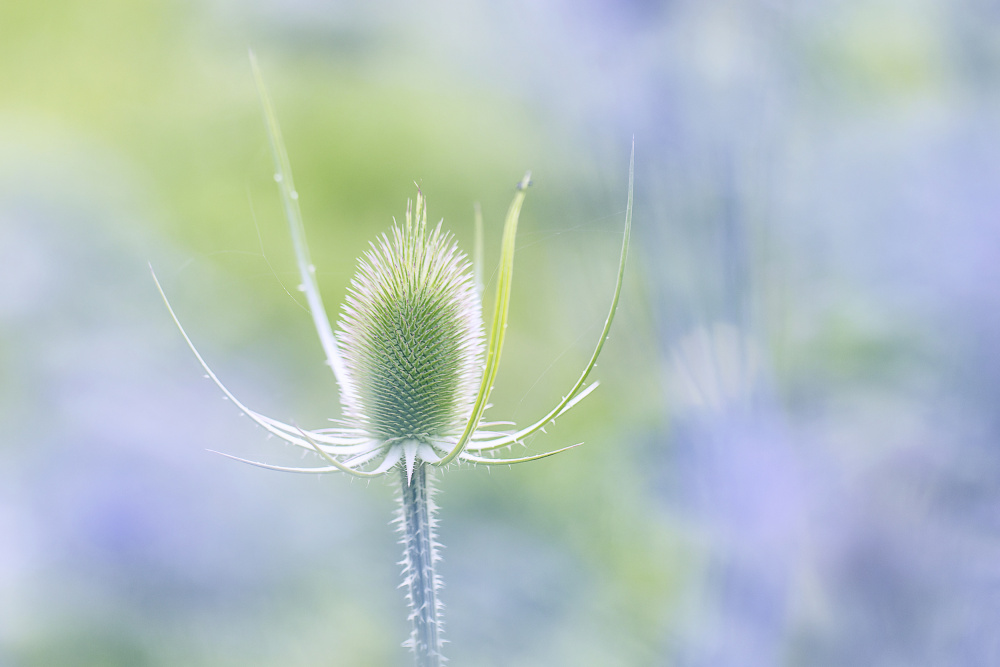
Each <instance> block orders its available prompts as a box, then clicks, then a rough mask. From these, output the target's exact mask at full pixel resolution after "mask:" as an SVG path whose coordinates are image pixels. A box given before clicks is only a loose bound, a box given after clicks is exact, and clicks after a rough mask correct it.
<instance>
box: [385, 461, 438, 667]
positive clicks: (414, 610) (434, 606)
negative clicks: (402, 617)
mask: <svg viewBox="0 0 1000 667" xmlns="http://www.w3.org/2000/svg"><path fill="white" fill-rule="evenodd" d="M428 467H429V466H428V465H427V464H426V463H418V464H417V466H416V468H415V469H414V471H413V476H412V478H410V479H408V478H407V475H406V471H405V470H401V472H400V486H401V495H400V507H399V511H398V514H397V516H396V522H397V523H398V528H399V532H400V533H401V536H400V538H399V542H400V544H401V545H402V546H403V560H402V561H400V565H402V566H403V584H404V585H405V586H406V600H407V602H409V604H410V624H411V628H412V629H411V632H410V638H409V639H408V640H407V641H406V642H404V645H405V646H408V647H409V648H410V649H411V650H412V651H413V654H414V656H415V657H416V660H417V665H418V667H440V665H442V664H444V662H445V658H444V656H442V655H441V645H442V643H443V640H442V639H441V635H442V633H443V631H444V629H443V623H442V620H441V619H442V614H441V611H442V605H441V601H440V600H439V599H438V596H437V593H438V589H439V588H440V587H441V581H440V579H439V578H438V575H437V573H436V571H435V565H436V564H437V561H438V559H439V556H438V544H437V536H436V535H435V528H436V526H437V520H436V518H435V516H434V515H435V513H436V511H437V506H436V505H435V504H434V490H433V487H432V485H431V479H430V476H431V473H430V470H428Z"/></svg>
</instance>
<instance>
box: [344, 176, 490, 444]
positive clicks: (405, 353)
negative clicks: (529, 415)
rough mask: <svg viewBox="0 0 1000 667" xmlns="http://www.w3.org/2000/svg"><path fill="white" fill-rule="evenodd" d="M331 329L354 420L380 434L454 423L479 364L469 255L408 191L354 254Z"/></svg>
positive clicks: (433, 430) (445, 428)
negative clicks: (386, 227)
mask: <svg viewBox="0 0 1000 667" xmlns="http://www.w3.org/2000/svg"><path fill="white" fill-rule="evenodd" d="M339 327H340V331H339V332H338V334H337V338H338V340H339V342H340V344H341V349H342V353H343V357H344V363H345V365H346V366H347V369H348V372H349V374H350V376H351V380H352V385H353V392H354V399H355V400H354V406H353V408H351V409H350V410H349V411H350V412H351V413H352V414H350V415H349V417H350V418H352V420H353V421H355V422H356V423H357V424H358V426H359V427H361V428H363V429H364V430H366V431H368V432H369V433H370V434H371V435H372V436H373V437H376V438H379V439H383V440H387V441H389V440H397V439H416V440H421V441H428V440H430V439H433V438H439V437H441V436H446V435H449V434H453V433H455V432H456V431H457V430H461V428H462V426H463V425H464V423H465V421H466V420H467V419H468V416H469V412H470V410H471V408H472V404H473V403H474V402H475V398H476V392H477V389H478V384H479V380H480V375H481V373H482V362H481V357H482V355H483V348H484V344H483V341H484V338H485V334H484V333H483V326H482V318H481V315H480V301H479V297H478V295H477V293H476V288H475V285H474V282H473V277H472V272H471V265H470V264H469V261H468V259H467V258H466V256H465V255H464V254H463V253H462V252H460V251H459V249H458V247H457V246H456V244H455V241H454V238H453V237H452V236H451V235H450V234H447V233H444V232H442V231H441V224H440V223H438V225H437V226H436V227H435V228H434V229H433V230H431V231H428V229H427V209H426V205H425V203H424V199H423V196H422V195H421V194H420V192H419V191H418V192H417V202H416V208H415V210H414V209H413V208H412V206H411V203H410V202H408V203H407V208H406V221H405V224H404V225H403V227H402V228H400V227H399V225H396V224H394V225H393V227H392V230H391V231H390V232H389V234H387V235H386V234H383V235H382V237H381V238H379V239H378V240H377V241H376V242H374V243H372V247H371V250H369V251H368V252H367V253H365V255H364V257H362V258H361V259H359V260H358V271H357V273H356V274H355V276H354V279H353V280H352V281H351V287H350V289H349V290H348V295H347V299H346V301H345V303H344V307H343V313H342V317H341V320H340V325H339Z"/></svg>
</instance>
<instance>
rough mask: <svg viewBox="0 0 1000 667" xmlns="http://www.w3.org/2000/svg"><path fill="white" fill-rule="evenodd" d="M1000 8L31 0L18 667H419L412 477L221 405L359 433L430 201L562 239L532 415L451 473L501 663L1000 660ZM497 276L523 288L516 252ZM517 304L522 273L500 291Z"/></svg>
mask: <svg viewBox="0 0 1000 667" xmlns="http://www.w3.org/2000/svg"><path fill="white" fill-rule="evenodd" d="M998 35H1000V9H998V8H997V7H996V6H995V3H990V2H987V1H986V0H960V1H959V2H945V1H944V0H924V1H919V2H893V1H890V0H878V1H876V2H870V1H862V0H837V1H835V0H820V1H818V2H810V3H780V2H765V1H763V0H747V1H745V2H693V1H683V0H678V1H675V2H664V3H657V2H638V1H630V2H624V3H622V2H612V1H611V0H588V1H586V2H568V1H560V0H545V1H543V2H493V3H485V2H449V1H447V0H430V1H429V2H424V3H419V4H411V3H403V2H399V1H391V2H387V3H360V2H357V3H351V2H347V3H320V2H307V1H303V2H295V3H286V2H278V1H276V0H259V1H258V2H254V3H238V2H232V1H226V0H215V1H213V2H207V1H206V2H201V3H195V2H188V3H181V2H164V1H161V2H146V3H134V2H124V1H113V0H95V1H91V2H72V1H63V2H7V3H3V4H2V5H0V369H2V372H0V428H2V433H3V437H0V536H2V539H0V665H6V664H11V665H18V666H20V665H29V666H31V665H53V664H58V665H102V666H103V665H164V666H166V665H177V664H185V665H194V666H198V665H206V666H208V665H211V666H215V665H222V666H225V665H241V666H246V665H260V666H265V665H320V664H330V665H399V664H406V663H407V661H408V660H409V656H408V655H407V654H406V652H405V651H404V650H403V649H401V648H400V647H399V643H400V642H401V641H402V639H403V638H405V636H406V633H407V629H406V621H405V604H404V601H403V599H402V594H401V593H400V592H399V591H398V590H396V586H397V584H398V581H397V574H398V572H397V566H396V564H395V563H396V561H397V560H398V558H399V555H398V551H399V547H398V546H397V545H396V544H395V538H394V535H393V532H392V530H391V529H390V527H389V526H388V520H389V518H390V516H391V512H392V506H393V491H392V489H391V488H390V487H389V486H387V485H384V484H382V483H372V484H370V485H367V484H363V483H358V482H356V481H355V482H353V483H352V482H351V481H350V480H348V479H345V478H340V477H336V476H328V477H324V478H320V479H315V478H312V477H299V476H292V475H281V474H278V473H270V472H267V471H262V470H257V469H252V468H249V467H245V466H239V465H237V464H234V463H233V462H231V461H227V460H224V459H221V457H216V456H212V455H210V454H208V453H206V452H205V451H204V450H205V448H207V447H211V448H215V449H222V450H225V451H230V452H233V453H234V454H238V455H242V456H247V457H249V458H267V459H268V460H276V461H279V462H280V461H281V460H282V459H283V460H285V461H288V462H299V461H300V459H299V457H298V453H297V452H292V451H290V450H289V449H288V448H285V447H282V446H278V445H277V444H276V443H275V442H273V441H268V440H267V439H266V438H265V436H264V434H263V433H262V432H261V431H260V430H259V429H255V428H254V427H253V426H252V425H251V424H250V423H249V421H248V420H246V419H241V418H240V416H239V415H238V413H237V411H236V410H235V408H234V407H233V406H232V405H230V404H228V403H225V402H223V401H221V400H219V393H218V391H217V390H216V389H215V388H213V386H212V385H211V384H210V383H208V382H207V381H203V380H201V373H200V371H199V369H198V366H197V364H196V362H195V361H194V359H192V358H191V356H190V354H189V352H188V351H187V350H186V348H185V347H184V345H183V341H182V340H181V338H180V336H179V334H178V333H177V332H176V331H175V330H174V329H173V328H172V324H171V322H170V321H169V317H168V316H167V314H166V312H165V309H164V308H163V306H162V303H161V302H160V301H159V298H158V295H157V294H156V290H155V288H154V286H153V284H152V281H151V280H150V279H149V274H148V269H147V262H152V263H153V265H154V266H155V267H156V268H157V272H158V275H160V276H161V278H162V279H163V282H164V286H165V288H166V289H167V291H168V293H169V294H170V296H171V298H172V300H173V302H174V304H175V306H176V308H177V310H178V314H179V315H180V317H181V318H182V319H183V320H184V321H185V323H186V325H187V326H188V329H189V332H190V333H191V334H192V336H193V337H194V339H195V342H196V343H197V344H198V345H199V347H200V348H201V349H202V351H203V352H204V353H205V355H206V357H207V358H208V361H209V363H210V364H212V366H213V367H214V368H215V369H216V370H217V372H218V373H219V374H220V376H221V377H222V379H223V381H225V382H226V383H227V384H228V385H229V386H230V387H231V388H232V389H233V390H234V392H236V393H237V395H239V396H240V397H241V398H243V399H245V400H246V402H247V403H248V404H249V405H250V406H251V407H254V408H256V409H260V410H261V411H263V412H265V413H267V414H271V415H274V416H276V417H279V418H282V419H283V420H285V421H289V422H294V423H300V424H302V425H304V426H306V425H307V426H315V427H320V426H322V425H323V422H324V420H325V419H327V418H331V417H336V416H337V414H336V413H335V409H336V404H337V401H336V396H335V394H334V391H335V389H334V383H333V379H332V377H331V376H330V374H329V370H328V369H327V368H325V367H324V366H323V365H322V361H321V360H322V354H321V350H320V348H319V345H318V343H317V341H315V339H314V334H313V332H312V328H311V324H310V321H309V317H308V315H307V314H306V313H305V312H304V311H303V310H302V309H301V308H300V307H299V305H298V303H299V302H301V299H300V298H298V294H297V292H296V290H295V284H296V278H295V266H294V262H293V260H292V255H291V247H290V243H289V240H288V238H287V233H286V230H285V225H284V222H283V220H282V217H281V212H280V206H279V201H278V197H277V193H276V192H275V189H274V183H273V181H272V173H271V165H270V157H269V154H268V148H267V143H266V136H265V133H264V126H263V121H262V119H261V114H260V110H259V106H258V102H257V99H256V94H255V91H254V86H253V81H252V78H251V76H250V71H249V64H248V60H247V56H246V49H247V47H251V48H253V49H254V50H255V52H256V53H257V56H258V58H259V60H260V62H261V66H262V69H263V71H264V75H265V77H266V79H267V81H268V85H269V87H270V89H271V92H272V95H273V97H274V100H275V103H276V106H277V112H278V115H279V118H280V120H281V123H282V128H283V130H284V134H285V138H286V141H287V144H288V150H289V154H290V158H291V162H292V167H293V169H294V171H295V177H296V182H297V186H298V190H299V193H300V195H301V200H300V201H301V205H302V210H303V215H304V217H305V221H306V227H307V233H308V234H309V238H310V244H311V248H312V256H313V260H314V261H315V263H316V265H317V268H318V276H319V280H320V284H321V287H322V289H323V292H324V297H325V299H326V301H327V304H328V307H329V308H330V309H331V310H334V309H336V308H337V307H339V306H338V304H339V303H340V302H341V300H342V296H343V293H344V290H345V288H346V285H347V284H348V281H349V280H350V277H351V275H352V273H353V270H354V258H355V257H357V256H358V255H359V254H360V253H361V252H362V251H363V250H364V249H365V248H366V247H367V243H368V242H369V241H370V240H371V239H373V238H374V237H375V235H376V234H378V233H381V232H382V231H384V230H385V229H386V228H387V227H388V225H389V224H390V222H391V219H392V216H396V217H397V218H398V217H400V216H402V214H403V212H404V210H405V205H406V199H407V198H408V197H412V196H413V195H414V193H415V187H414V181H416V182H417V183H418V184H419V186H420V188H421V189H422V191H423V192H424V194H426V195H427V197H428V201H429V207H430V216H431V217H432V218H435V219H437V218H440V217H444V219H445V224H446V226H447V227H449V228H450V229H451V230H453V231H454V232H455V233H456V234H457V236H458V237H459V239H460V240H461V241H462V242H463V244H464V245H465V247H466V249H471V240H472V233H471V227H472V225H471V220H472V210H473V209H472V206H473V202H475V201H480V202H481V203H482V206H483V210H484V213H485V216H486V222H487V233H488V238H487V244H486V250H487V258H493V257H495V255H496V252H497V250H498V247H499V239H498V235H499V225H500V221H501V220H502V215H503V212H504V209H505V206H506V204H507V202H508V201H509V198H510V195H511V192H512V190H513V186H514V184H515V183H516V182H517V179H518V178H519V177H520V175H521V174H522V173H523V171H524V170H525V169H526V168H531V169H532V170H533V173H534V178H535V186H534V187H533V188H532V190H531V192H530V193H529V197H528V201H527V204H526V206H525V210H524V214H523V217H522V225H521V236H520V242H519V246H518V257H517V267H516V273H515V284H514V294H513V305H512V311H511V326H510V329H509V336H508V343H507V347H506V348H505V358H504V365H505V368H504V370H503V371H502V375H503V377H501V380H502V381H501V382H498V384H497V392H496V394H495V395H494V396H495V403H496V406H495V408H494V409H493V410H491V412H490V414H489V417H491V418H495V419H504V418H512V419H517V420H520V421H524V420H530V419H532V418H536V417H537V415H538V411H539V410H541V409H543V407H544V406H547V405H549V404H551V403H552V402H553V400H555V399H558V397H559V396H560V395H561V392H565V391H566V390H567V389H568V388H569V386H570V385H571V383H572V381H573V380H574V379H575V374H576V373H577V372H578V371H579V368H580V367H581V365H582V364H583V363H584V362H585V360H586V358H587V355H588V354H589V352H590V349H591V345H592V343H593V341H594V339H595V338H596V336H597V335H598V333H599V331H600V326H601V324H602V323H603V317H604V313H605V309H606V306H607V301H608V299H609V298H610V291H611V287H612V285H613V279H614V270H615V263H616V261H617V255H616V253H617V240H618V238H619V236H618V235H619V234H620V231H621V226H622V223H623V216H624V205H625V183H626V176H627V174H626V170H627V159H628V150H629V144H630V140H631V137H632V135H633V134H634V135H635V139H636V174H637V184H636V208H635V223H636V233H635V237H634V244H633V255H632V262H631V264H630V267H629V273H628V275H627V282H626V289H625V294H624V296H623V301H622V307H621V310H620V313H619V319H618V320H617V321H616V324H615V329H614V331H613V332H612V337H611V339H610V341H609V343H608V345H607V347H606V349H605V353H604V356H602V360H601V364H600V365H599V367H598V368H597V371H596V373H597V376H598V377H599V378H600V379H601V381H602V386H601V388H600V389H599V390H598V391H597V392H596V393H595V394H594V395H593V396H591V397H589V398H587V399H586V403H585V405H586V407H583V406H581V409H578V410H577V411H575V412H574V413H570V414H569V415H567V417H566V418H565V420H564V421H561V422H560V423H559V424H558V425H557V426H556V427H554V428H552V429H550V432H549V434H547V435H544V436H541V439H539V440H538V441H536V442H535V443H533V444H532V445H531V446H533V447H534V448H535V449H536V450H537V451H541V449H542V448H545V449H548V448H552V447H554V446H558V445H563V444H572V443H573V442H578V441H581V440H583V441H586V443H587V444H586V445H585V446H584V447H582V448H578V449H576V450H574V451H572V452H569V453H567V454H564V455H560V456H558V457H555V458H553V459H549V460H546V461H542V462H538V463H537V464H534V465H532V466H520V467H516V468H513V469H511V470H506V469H500V470H493V471H492V472H490V471H487V470H483V469H474V468H458V469H452V470H449V471H447V472H446V473H445V474H443V475H441V476H439V478H438V487H439V489H440V496H439V502H440V504H441V505H442V508H443V509H442V512H441V522H442V525H441V539H442V542H443V543H444V544H445V545H446V547H447V548H446V550H445V553H444V562H443V563H442V565H441V574H442V575H443V577H444V580H445V582H446V588H445V589H444V591H443V598H444V601H445V604H446V622H447V624H448V625H447V635H446V636H447V637H448V639H449V640H450V641H451V644H450V645H449V646H448V650H449V655H450V656H451V657H452V660H453V663H454V664H461V665H548V666H551V665H574V666H575V665H713V666H717V665H761V666H770V665H854V664H859V665H860V664H864V665H899V664H905V665H951V664H963V665H992V664H997V662H998V661H1000V642H998V640H997V637H998V636H1000V634H998V633H997V632H996V627H995V622H994V621H993V619H995V618H998V617H1000V596H998V594H997V593H996V591H997V590H1000V573H998V571H997V562H1000V561H998V560H997V558H996V555H997V553H998V550H1000V533H998V514H997V510H996V508H997V506H998V505H1000V461H998V455H997V452H998V451H1000V450H998V444H1000V420H998V419H997V411H996V407H995V406H996V405H997V404H998V403H1000V354H998V352H997V346H996V344H995V341H996V340H998V339H1000V319H998V316H997V313H1000V289H998V288H997V286H998V285H1000V250H998V248H1000V223H998V220H1000V218H998V216H997V211H1000V187H998V186H997V184H998V183H1000V108H998V107H1000V104H998V102H1000V100H998V99H997V91H1000V86H998V83H1000V38H998ZM490 261H492V260H490ZM487 277H489V270H487Z"/></svg>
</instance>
